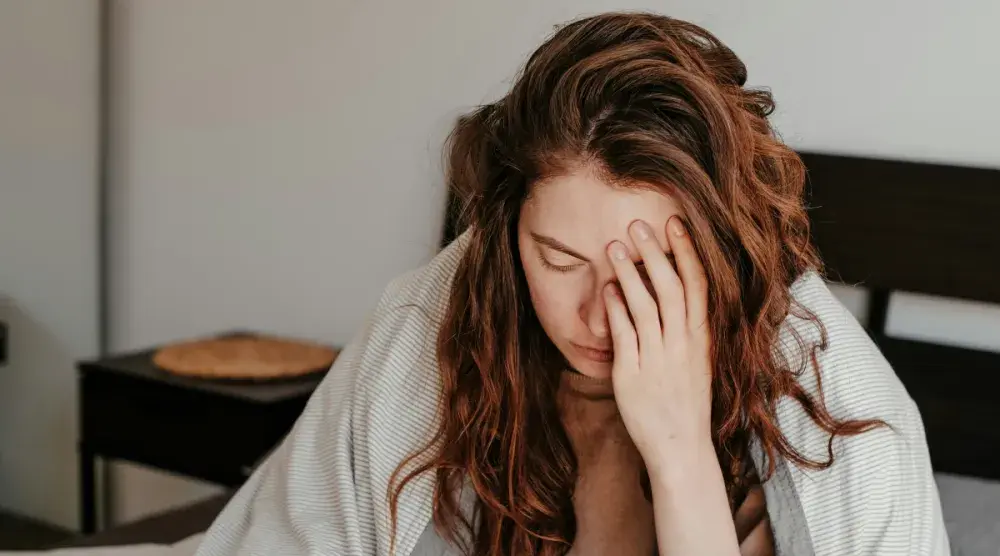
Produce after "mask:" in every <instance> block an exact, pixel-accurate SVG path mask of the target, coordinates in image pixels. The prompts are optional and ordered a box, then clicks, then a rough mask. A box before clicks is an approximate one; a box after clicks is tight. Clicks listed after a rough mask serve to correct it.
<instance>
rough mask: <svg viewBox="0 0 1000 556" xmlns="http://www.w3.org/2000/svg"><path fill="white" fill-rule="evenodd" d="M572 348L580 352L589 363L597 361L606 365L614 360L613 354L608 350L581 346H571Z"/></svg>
mask: <svg viewBox="0 0 1000 556" xmlns="http://www.w3.org/2000/svg"><path fill="white" fill-rule="evenodd" d="M573 347H575V348H576V349H577V351H579V352H580V354H581V355H583V356H584V357H586V358H587V359H590V360H591V361H597V362H601V363H606V362H609V361H611V360H612V359H614V356H615V352H614V351H613V350H610V349H598V348H592V347H587V346H581V345H579V344H573Z"/></svg>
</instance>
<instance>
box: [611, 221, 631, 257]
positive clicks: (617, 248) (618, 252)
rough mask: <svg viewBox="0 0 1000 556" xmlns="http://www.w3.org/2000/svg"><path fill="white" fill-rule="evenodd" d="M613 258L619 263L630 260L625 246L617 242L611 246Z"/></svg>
mask: <svg viewBox="0 0 1000 556" xmlns="http://www.w3.org/2000/svg"><path fill="white" fill-rule="evenodd" d="M619 229H621V228H619ZM611 256H612V257H614V258H615V259H618V260H619V261H624V260H625V259H627V258H628V251H626V250H625V246H624V245H622V244H621V243H619V242H617V241H615V242H613V243H612V244H611Z"/></svg>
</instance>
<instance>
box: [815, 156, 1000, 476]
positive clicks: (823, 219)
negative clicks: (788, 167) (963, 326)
mask: <svg viewBox="0 0 1000 556" xmlns="http://www.w3.org/2000/svg"><path fill="white" fill-rule="evenodd" d="M800 154H802V158H803V160H804V161H805V164H806V167H807V169H808V180H807V190H808V193H807V203H808V205H809V206H810V207H811V208H810V218H811V220H812V227H813V238H814V240H815V242H816V245H817V246H818V248H819V250H820V254H821V255H822V257H823V259H824V261H825V263H826V265H827V275H828V276H829V277H830V278H831V279H837V280H840V281H843V282H845V283H847V284H852V285H859V286H861V287H864V288H866V289H868V291H869V294H870V299H869V307H868V315H867V317H868V323H867V326H868V329H869V333H870V334H871V335H872V338H873V339H874V340H875V341H876V343H878V345H879V347H880V348H881V350H882V353H883V354H884V355H885V357H886V359H888V360H889V362H890V363H891V364H892V366H893V368H894V369H895V371H896V374H897V375H898V376H899V378H900V379H901V380H902V382H903V384H904V385H905V386H906V388H907V390H908V391H909V393H910V396H911V397H913V399H914V401H915V402H916V403H917V406H918V407H919V408H920V412H921V415H922V417H923V420H924V427H925V429H926V432H927V441H928V444H929V446H930V452H931V459H932V461H933V465H934V468H935V469H936V470H938V471H946V472H951V473H959V474H963V475H974V476H980V477H988V478H994V479H998V478H1000V354H998V353H993V352H985V351H978V350H972V349H963V348H957V347H951V346H946V345H939V344H934V343H929V342H924V341H914V340H905V339H900V338H893V337H890V336H887V335H886V330H885V323H886V315H887V311H888V306H889V297H890V295H891V293H892V292H893V291H905V292H913V293H923V294H931V295H938V296H944V297H951V298H956V299H965V300H972V301H979V302H989V303H1000V170H987V169H979V168H966V167H958V166H946V165H940V164H924V163H914V162H898V161H888V160H877V159H868V158H858V157H848V156H832V155H824V154H816V153H800Z"/></svg>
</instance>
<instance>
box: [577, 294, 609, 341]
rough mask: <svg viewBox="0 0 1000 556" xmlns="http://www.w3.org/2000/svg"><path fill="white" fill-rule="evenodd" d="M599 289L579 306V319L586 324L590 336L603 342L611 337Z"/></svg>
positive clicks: (602, 297)
mask: <svg viewBox="0 0 1000 556" xmlns="http://www.w3.org/2000/svg"><path fill="white" fill-rule="evenodd" d="M602 287H603V284H602ZM601 289H602V288H597V289H596V291H594V292H593V293H591V295H590V296H588V298H587V299H586V300H584V302H583V304H581V306H580V318H581V319H582V320H583V322H584V323H586V325H587V328H589V329H590V333H591V334H593V335H594V336H595V337H596V338H600V339H601V340H605V339H607V338H610V337H611V330H610V327H609V325H608V311H607V308H606V307H605V305H604V296H603V295H601Z"/></svg>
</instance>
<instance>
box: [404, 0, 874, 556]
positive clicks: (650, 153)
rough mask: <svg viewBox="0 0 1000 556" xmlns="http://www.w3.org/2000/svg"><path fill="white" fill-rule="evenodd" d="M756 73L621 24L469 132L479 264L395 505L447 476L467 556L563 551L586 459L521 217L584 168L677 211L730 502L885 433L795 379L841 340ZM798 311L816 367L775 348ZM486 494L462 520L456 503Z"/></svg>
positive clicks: (563, 52)
mask: <svg viewBox="0 0 1000 556" xmlns="http://www.w3.org/2000/svg"><path fill="white" fill-rule="evenodd" d="M746 78H747V71H746V67H745V66H744V65H743V63H742V62H741V61H740V60H739V58H737V57H736V55H735V54H733V52H732V51H731V50H730V49H729V48H727V47H726V46H725V45H724V44H723V43H722V42H720V41H719V40H718V39H717V38H716V37H715V36H713V35H712V34H710V33H709V32H708V31H706V30H705V29H702V28H701V27H698V26H696V25H693V24H691V23H687V22H684V21H680V20H677V19H673V18H670V17H664V16H660V15H655V14H648V13H609V14H604V15H599V16H594V17H588V18H584V19H580V20H577V21H574V22H571V23H569V24H566V25H564V26H562V27H561V28H559V29H558V30H557V31H556V32H555V33H554V34H553V36H552V37H551V38H549V39H548V40H547V41H546V42H545V43H544V44H542V46H541V47H540V48H538V49H537V50H536V51H535V52H534V53H533V54H532V55H531V57H530V58H529V59H528V61H527V64H526V65H525V67H524V68H523V70H522V72H521V74H520V75H519V77H518V79H517V80H516V82H515V83H514V85H513V87H512V89H511V90H510V92H509V93H508V94H507V95H506V96H504V97H503V98H501V99H500V100H498V101H496V102H494V103H492V104H488V105H485V106H482V107H480V108H478V109H477V110H475V111H474V112H472V113H470V114H468V115H466V116H464V117H462V118H460V119H459V121H458V124H457V126H456V127H455V129H454V131H453V133H452V135H451V137H450V139H449V145H448V149H447V152H448V161H447V176H448V180H449V186H450V187H451V189H452V191H453V192H454V194H455V195H456V196H457V198H458V199H459V202H458V203H457V204H458V206H459V207H460V215H459V216H460V217H461V218H462V219H463V223H464V224H465V225H466V226H467V228H468V232H467V236H468V237H467V240H468V247H467V250H466V251H465V253H464V255H463V258H462V260H461V262H460V264H459V267H458V271H457V274H456V275H455V278H454V283H453V285H452V290H451V297H450V302H449V306H448V309H447V312H446V316H445V319H444V322H443V326H442V329H441V331H440V334H439V340H438V359H439V363H440V372H441V377H442V382H443V390H444V391H443V398H442V404H441V416H440V428H439V429H438V430H437V431H436V434H435V435H434V437H433V440H432V441H431V442H430V443H429V444H428V446H427V448H426V450H424V451H423V452H420V453H418V454H414V455H413V456H412V457H411V458H409V459H408V460H407V461H405V462H403V464H402V465H400V467H399V468H397V470H396V473H395V475H394V477H393V481H392V485H393V486H392V487H390V493H389V502H390V509H391V517H392V522H393V524H394V528H395V523H396V511H397V506H398V500H399V495H400V493H401V491H402V489H403V488H405V487H406V485H407V483H409V482H410V481H411V480H412V479H414V478H415V477H417V476H418V475H420V474H423V473H433V475H434V477H435V481H436V489H435V494H434V508H433V515H434V522H435V524H436V527H437V529H438V531H439V532H440V533H441V534H443V535H444V536H445V537H446V538H448V539H449V540H451V541H453V542H454V543H455V544H456V545H458V546H460V547H461V548H462V549H463V550H464V552H465V553H466V554H475V555H484V556H486V555H488V556H499V555H509V554H517V555H519V556H527V555H546V556H547V555H555V554H564V553H566V552H567V551H568V550H569V548H570V545H571V543H572V542H573V539H574V536H575V532H576V522H575V517H574V512H573V505H572V494H573V489H574V486H575V483H576V471H577V470H576V459H575V457H574V454H573V451H572V449H571V447H570V443H569V441H568V438H567V435H566V432H565V430H564V429H563V426H562V424H561V422H560V419H559V416H558V414H557V409H556V407H555V402H554V394H555V389H556V385H557V381H558V375H559V373H560V372H561V371H562V370H563V368H564V367H562V366H561V365H564V364H565V363H564V362H561V360H560V358H559V356H558V354H557V353H554V351H555V348H554V347H553V346H552V345H551V343H550V342H549V340H548V338H547V337H546V336H545V334H544V332H543V331H542V329H541V326H540V324H539V323H538V319H537V316H536V315H535V313H534V310H533V308H532V304H531V301H530V299H529V296H528V291H527V284H526V282H525V278H524V272H523V269H522V268H521V263H520V255H519V253H518V243H517V233H516V230H517V223H518V215H519V212H520V210H521V206H522V204H523V203H524V202H525V200H526V199H527V198H528V196H529V195H530V194H531V188H532V186H533V184H536V183H538V182H539V181H541V180H544V179H546V178H549V177H552V176H558V175H562V174H567V173H569V172H571V171H572V170H574V169H575V168H579V167H581V166H584V165H585V166H587V167H589V168H591V169H596V170H597V171H598V172H599V175H600V176H601V177H602V178H604V179H605V180H606V181H607V182H608V183H609V184H612V185H614V186H621V187H647V188H650V187H651V188H656V189H658V190H660V191H662V192H664V193H666V194H669V195H671V196H672V197H673V198H674V199H675V200H677V201H678V202H679V203H680V205H681V206H682V207H683V209H684V214H685V215H686V223H687V225H688V228H689V230H690V233H691V237H692V239H693V240H694V242H695V244H696V246H697V250H698V253H699V254H700V256H701V259H702V262H703V264H704V266H705V271H706V274H707V276H708V279H709V300H708V301H709V320H710V326H711V330H712V338H713V343H714V345H713V357H714V364H715V368H714V376H713V382H712V425H713V442H714V445H715V448H716V451H717V454H718V457H719V461H720V464H721V467H722V471H723V475H724V478H725V481H726V486H727V488H728V490H729V492H730V493H731V497H732V496H734V495H733V493H734V492H736V491H738V490H739V489H741V488H742V487H744V486H745V485H744V481H745V479H746V470H747V468H748V465H752V463H751V462H750V461H749V458H750V451H749V443H750V442H751V440H754V441H756V442H758V443H759V446H760V448H761V449H762V450H763V452H764V454H765V455H766V461H767V462H768V463H767V468H766V469H763V470H758V471H759V473H760V476H761V479H762V480H766V479H767V478H769V477H770V476H771V475H772V474H773V472H774V466H775V464H774V462H775V461H776V459H777V458H785V459H786V460H788V461H790V462H792V463H793V464H796V465H800V466H804V467H807V468H812V469H823V468H826V467H829V466H830V465H831V464H832V462H833V448H832V447H833V438H834V437H835V436H837V435H849V434H858V433H861V432H864V431H866V430H868V429H870V428H872V427H875V426H878V425H879V424H880V422H878V421H842V420H838V419H836V418H834V417H833V416H831V415H830V413H829V412H828V411H827V409H826V407H825V404H824V403H823V400H822V394H821V392H822V391H821V390H820V395H819V396H812V395H810V394H809V393H808V392H807V391H806V390H805V389H804V388H803V387H802V386H801V385H800V384H799V382H798V380H797V378H798V376H799V375H800V374H801V373H802V372H803V371H804V368H805V366H807V365H808V366H811V367H812V368H813V371H814V372H815V373H816V377H817V379H818V378H819V370H818V363H817V359H816V351H817V350H821V349H825V344H826V332H825V329H823V325H822V323H821V322H819V320H818V318H816V317H815V315H813V314H811V313H810V312H808V311H807V310H806V309H805V308H804V307H801V306H798V305H796V303H795V300H794V299H793V298H792V297H791V294H790V292H789V287H790V286H791V285H792V283H793V282H794V281H795V280H796V279H797V278H799V277H800V276H801V275H802V274H803V273H805V272H807V271H810V270H814V271H817V272H821V271H822V267H821V261H820V259H819V257H818V255H817V252H816V250H815V248H814V246H813V245H812V243H811V240H810V234H809V221H808V218H807V214H806V210H805V206H804V202H803V190H804V182H805V169H804V167H803V163H802V161H801V160H800V158H799V157H798V156H797V155H796V153H795V152H793V151H792V150H791V149H790V148H789V147H787V146H785V145H784V144H783V143H782V142H781V141H780V140H779V139H778V138H777V136H776V133H775V132H774V130H773V129H772V127H771V125H770V124H769V122H768V119H767V118H768V116H769V115H770V114H771V112H772V111H773V109H774V102H773V100H772V97H771V95H770V93H769V92H767V91H764V90H756V89H749V88H746V87H745V86H744V85H745V82H746ZM789 314H794V315H795V316H797V317H799V318H803V319H808V320H810V321H812V323H814V324H815V326H817V327H819V330H820V334H819V337H820V340H819V341H818V342H814V345H808V344H807V343H806V342H805V340H804V339H803V336H801V335H799V336H796V338H797V340H798V342H799V347H800V349H801V350H802V353H803V354H805V355H806V356H805V357H801V358H798V360H800V363H801V364H796V365H795V368H793V367H792V362H791V361H788V360H786V358H785V357H783V355H782V353H781V352H780V350H778V349H776V345H777V343H778V332H779V329H780V328H781V326H782V323H783V322H784V321H785V320H786V318H788V316H789ZM784 397H790V398H792V399H794V400H795V401H796V402H798V403H799V404H801V406H802V407H803V408H804V409H805V411H806V412H807V413H808V414H809V415H810V416H811V417H812V420H813V421H814V422H815V424H816V426H818V427H820V428H821V429H822V430H824V431H826V432H828V433H829V434H830V443H829V445H828V453H827V456H828V457H827V458H826V459H825V460H820V461H816V460H812V459H809V458H808V457H806V456H805V455H803V454H802V453H800V452H799V451H797V450H796V448H795V447H794V446H792V445H791V444H790V443H789V441H788V439H787V438H786V437H785V436H784V435H783V434H782V432H781V430H780V429H779V428H778V423H777V418H776V411H777V405H778V402H779V400H781V399H782V398H784ZM463 488H471V489H472V490H473V491H474V493H475V495H476V500H475V511H474V514H472V515H467V514H466V513H463V512H462V511H461V508H460V506H459V494H460V491H461V490H462V489H463Z"/></svg>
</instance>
